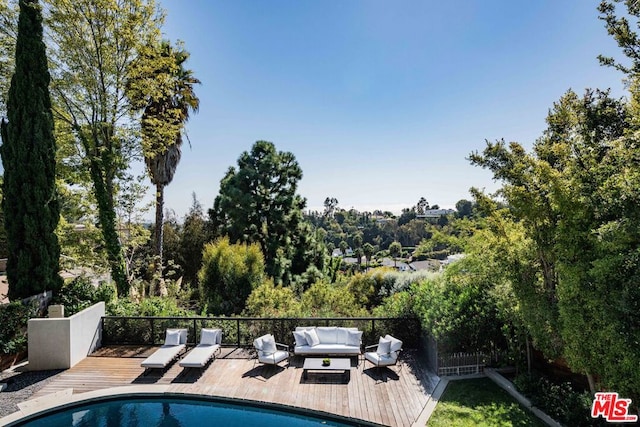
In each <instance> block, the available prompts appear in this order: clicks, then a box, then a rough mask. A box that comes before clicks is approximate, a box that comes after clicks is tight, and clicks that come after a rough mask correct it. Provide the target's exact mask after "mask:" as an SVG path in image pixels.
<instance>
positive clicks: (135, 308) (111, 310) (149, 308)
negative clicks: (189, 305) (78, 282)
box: [107, 297, 196, 317]
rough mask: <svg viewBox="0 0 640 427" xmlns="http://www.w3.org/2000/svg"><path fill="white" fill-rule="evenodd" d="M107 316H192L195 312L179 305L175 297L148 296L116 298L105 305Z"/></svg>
mask: <svg viewBox="0 0 640 427" xmlns="http://www.w3.org/2000/svg"><path fill="white" fill-rule="evenodd" d="M107 315H109V316H158V317H192V316H195V315H196V313H195V312H193V311H190V310H186V309H184V308H182V307H180V306H179V305H178V303H177V301H176V300H175V299H172V298H162V297H148V298H143V299H142V300H140V301H134V300H131V299H130V298H118V299H117V300H112V301H111V303H110V304H108V305H107Z"/></svg>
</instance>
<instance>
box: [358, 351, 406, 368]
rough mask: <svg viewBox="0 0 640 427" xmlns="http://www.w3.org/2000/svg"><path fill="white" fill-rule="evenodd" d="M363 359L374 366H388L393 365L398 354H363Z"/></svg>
mask: <svg viewBox="0 0 640 427" xmlns="http://www.w3.org/2000/svg"><path fill="white" fill-rule="evenodd" d="M364 357H365V359H367V360H368V361H369V362H371V363H373V364H374V365H376V366H389V365H395V364H396V362H397V358H398V354H397V353H389V354H378V353H373V352H371V353H365V354H364Z"/></svg>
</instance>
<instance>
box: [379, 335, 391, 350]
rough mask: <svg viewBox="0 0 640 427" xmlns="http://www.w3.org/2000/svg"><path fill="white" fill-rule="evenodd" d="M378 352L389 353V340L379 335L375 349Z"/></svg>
mask: <svg viewBox="0 0 640 427" xmlns="http://www.w3.org/2000/svg"><path fill="white" fill-rule="evenodd" d="M376 353H378V354H389V353H391V341H390V340H387V339H384V338H382V337H380V340H379V341H378V349H377V350H376Z"/></svg>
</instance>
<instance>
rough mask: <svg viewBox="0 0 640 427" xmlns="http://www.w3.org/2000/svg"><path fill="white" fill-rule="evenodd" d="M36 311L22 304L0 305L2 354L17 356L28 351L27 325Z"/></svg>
mask: <svg viewBox="0 0 640 427" xmlns="http://www.w3.org/2000/svg"><path fill="white" fill-rule="evenodd" d="M34 315H35V310H33V308H32V307H29V306H28V305H24V304H22V303H20V302H12V303H9V304H5V305H0V325H2V328H0V354H15V353H19V352H21V351H24V350H26V349H27V323H28V322H29V318H30V317H33V316H34Z"/></svg>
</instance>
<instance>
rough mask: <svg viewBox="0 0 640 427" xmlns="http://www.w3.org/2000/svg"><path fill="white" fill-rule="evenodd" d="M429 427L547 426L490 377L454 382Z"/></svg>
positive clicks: (439, 403)
mask: <svg viewBox="0 0 640 427" xmlns="http://www.w3.org/2000/svg"><path fill="white" fill-rule="evenodd" d="M427 425H428V426H429V427H445V426H446V427H452V426H453V427H463V426H505V427H506V426H544V425H545V424H544V423H543V422H542V421H540V419H538V418H537V417H536V416H535V415H533V414H532V413H531V412H529V411H528V410H527V409H526V408H524V407H523V406H521V405H520V404H519V403H518V402H517V401H516V400H515V399H513V398H512V397H511V396H509V395H508V394H507V392H505V391H504V390H502V389H501V388H500V387H498V386H497V385H496V384H495V383H494V382H493V381H491V380H490V379H489V378H478V379H473V380H460V381H451V382H449V385H448V386H447V389H446V390H445V392H444V393H443V395H442V397H441V398H440V401H439V402H438V406H436V410H435V411H434V412H433V415H431V418H430V419H429V422H428V423H427Z"/></svg>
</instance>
